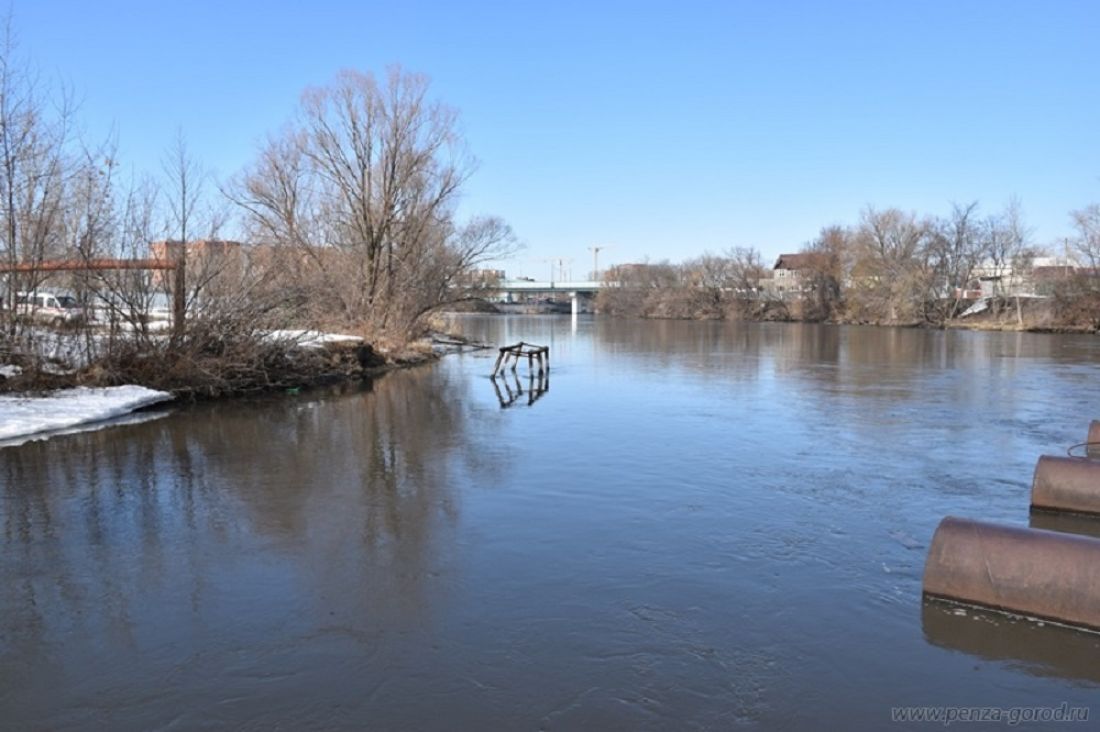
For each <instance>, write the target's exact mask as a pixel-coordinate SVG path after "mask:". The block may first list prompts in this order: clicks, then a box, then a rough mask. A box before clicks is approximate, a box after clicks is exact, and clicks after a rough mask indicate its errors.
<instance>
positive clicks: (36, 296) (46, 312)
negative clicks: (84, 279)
mask: <svg viewBox="0 0 1100 732" xmlns="http://www.w3.org/2000/svg"><path fill="white" fill-rule="evenodd" d="M15 312H16V313H18V314H19V315H24V316H27V317H29V318H31V319H32V320H37V321H40V322H44V323H50V324H52V325H70V324H73V323H80V322H83V321H84V320H86V319H87V313H86V312H85V310H84V308H82V307H81V306H80V303H78V302H77V301H76V298H75V297H73V296H72V295H55V294H54V293H52V292H29V293H28V292H20V293H18V294H17V295H16V296H15Z"/></svg>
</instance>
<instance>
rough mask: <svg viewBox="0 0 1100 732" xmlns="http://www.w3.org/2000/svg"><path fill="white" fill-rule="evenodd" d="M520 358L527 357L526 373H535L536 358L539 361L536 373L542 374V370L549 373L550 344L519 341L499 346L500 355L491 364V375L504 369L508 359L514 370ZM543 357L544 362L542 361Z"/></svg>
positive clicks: (506, 366)
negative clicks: (512, 344)
mask: <svg viewBox="0 0 1100 732" xmlns="http://www.w3.org/2000/svg"><path fill="white" fill-rule="evenodd" d="M521 358H526V359H527V372H528V373H530V374H533V373H535V361H536V360H537V361H538V362H539V371H538V373H540V374H542V373H543V371H544V370H545V372H546V373H547V374H549V373H550V346H536V345H535V344H533V343H524V342H523V341H520V342H519V343H517V344H515V345H514V346H502V347H501V349H500V355H499V356H497V362H496V363H495V364H493V373H492V376H496V375H497V374H499V373H500V372H502V371H504V369H506V368H508V362H509V361H511V362H512V371H513V372H514V371H515V370H516V366H518V365H519V360H520V359H521ZM544 359H545V363H544V361H543V360H544Z"/></svg>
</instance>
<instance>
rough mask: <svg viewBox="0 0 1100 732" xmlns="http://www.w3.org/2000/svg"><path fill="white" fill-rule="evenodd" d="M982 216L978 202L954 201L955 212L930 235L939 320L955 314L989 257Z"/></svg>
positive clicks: (933, 300) (932, 296)
mask: <svg viewBox="0 0 1100 732" xmlns="http://www.w3.org/2000/svg"><path fill="white" fill-rule="evenodd" d="M986 233H987V232H986V231H984V230H983V227H982V225H981V222H980V221H979V219H978V202H977V201H972V202H970V203H967V204H959V203H953V204H951V213H950V214H949V215H948V216H947V217H945V218H943V219H939V220H937V221H936V222H935V225H934V228H933V230H932V232H931V235H930V238H929V259H930V262H929V265H930V267H931V270H932V277H933V279H932V291H931V292H930V293H929V300H930V302H931V303H932V304H933V306H934V307H933V309H934V311H935V312H936V313H937V314H938V316H939V319H941V320H946V319H950V318H953V317H955V316H956V315H957V314H958V312H959V309H960V305H961V303H962V302H963V300H964V298H965V297H966V295H967V292H968V291H969V290H970V289H971V283H972V281H973V279H974V271H975V270H976V269H977V268H978V266H979V265H980V264H981V263H982V261H983V260H984V259H986V257H987V256H988V247H989V240H988V238H987V237H986V236H985V235H984V234H986Z"/></svg>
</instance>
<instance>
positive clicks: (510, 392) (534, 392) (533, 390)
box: [490, 371, 550, 409]
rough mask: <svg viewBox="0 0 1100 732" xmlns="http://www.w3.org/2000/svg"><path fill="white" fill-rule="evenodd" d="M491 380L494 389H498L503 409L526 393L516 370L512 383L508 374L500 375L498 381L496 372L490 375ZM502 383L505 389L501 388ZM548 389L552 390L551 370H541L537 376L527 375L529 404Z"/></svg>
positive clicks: (539, 397)
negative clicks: (498, 380)
mask: <svg viewBox="0 0 1100 732" xmlns="http://www.w3.org/2000/svg"><path fill="white" fill-rule="evenodd" d="M490 381H492V382H493V389H495V390H496V393H497V399H498V400H499V401H500V408H501V409H507V408H508V407H510V406H512V405H513V404H515V403H516V402H517V401H519V398H520V397H521V396H523V394H524V390H523V384H522V383H521V382H520V379H519V375H518V374H516V373H515V372H514V371H513V372H512V382H511V383H509V381H508V375H507V374H501V375H500V382H499V383H498V382H497V375H496V374H494V375H493V376H491V377H490ZM501 385H503V386H504V389H503V390H501ZM548 391H550V372H549V371H539V374H538V376H537V377H536V376H535V375H534V374H533V373H532V374H529V375H528V376H527V392H526V393H527V406H531V405H532V404H534V403H535V402H537V401H538V400H539V399H541V398H542V396H543V395H544V394H545V393H546V392H548Z"/></svg>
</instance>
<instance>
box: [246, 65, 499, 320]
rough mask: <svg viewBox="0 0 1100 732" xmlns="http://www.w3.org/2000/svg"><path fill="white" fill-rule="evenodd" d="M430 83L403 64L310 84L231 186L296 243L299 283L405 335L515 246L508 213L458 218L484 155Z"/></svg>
mask: <svg viewBox="0 0 1100 732" xmlns="http://www.w3.org/2000/svg"><path fill="white" fill-rule="evenodd" d="M428 89H429V85H428V80H427V78H426V77H424V76H421V75H417V74H410V73H407V72H404V71H402V70H401V69H400V68H396V67H395V68H392V69H390V70H389V72H388V74H387V76H386V78H385V80H384V82H382V83H379V82H378V81H377V80H376V79H375V78H374V76H372V75H370V74H362V73H358V72H354V71H345V72H343V73H341V74H340V75H339V76H338V77H337V79H336V81H335V82H334V83H333V84H332V85H330V86H328V87H322V88H315V89H309V90H307V91H306V93H305V94H304V95H303V97H302V103H301V108H300V111H299V114H298V116H297V118H296V119H295V120H294V122H293V123H292V124H291V126H290V127H289V129H288V130H287V131H286V132H284V133H283V134H282V135H281V136H278V137H275V138H273V139H271V140H270V141H269V142H268V144H267V145H266V146H265V148H264V149H263V150H262V151H261V153H260V157H259V160H258V161H257V162H256V163H255V164H254V165H253V166H252V167H251V168H250V169H249V170H248V171H246V173H245V174H244V176H243V178H242V180H241V181H239V182H238V185H236V186H235V188H234V192H233V198H234V200H236V201H237V203H239V204H240V205H241V206H242V207H243V208H244V210H245V211H246V212H247V218H248V224H249V226H250V229H251V231H252V232H253V233H254V235H255V236H256V237H257V238H258V239H259V240H261V241H264V242H267V243H269V244H271V245H274V246H275V247H277V248H280V249H282V250H292V251H293V252H295V253H296V254H294V255H292V256H293V259H294V262H295V263H296V264H297V265H298V269H299V271H298V273H297V274H296V275H294V276H293V277H292V278H291V279H292V280H293V281H294V283H295V285H296V286H299V287H306V288H308V290H309V292H310V296H311V297H321V298H322V299H323V300H324V301H326V302H327V303H329V305H330V306H331V307H332V309H335V310H336V313H334V314H335V315H336V316H337V317H339V318H340V319H342V320H343V321H344V322H345V323H348V324H352V325H359V326H361V327H365V328H366V329H368V330H371V331H374V332H375V333H390V334H393V335H396V336H397V337H401V336H404V335H406V334H407V333H408V331H410V330H411V329H413V328H414V327H415V325H416V323H417V322H418V321H419V319H420V318H421V317H422V316H423V315H424V314H426V313H428V312H430V311H431V310H432V309H434V308H436V307H438V306H439V305H441V304H444V303H446V302H447V301H448V300H450V299H461V298H462V297H464V294H463V293H462V292H461V291H460V289H458V288H455V287H454V284H455V283H456V282H457V281H458V279H459V278H458V275H459V273H460V272H462V271H467V270H469V269H471V268H473V267H475V266H477V265H478V264H480V263H482V262H485V261H487V260H491V259H495V258H499V257H501V256H505V255H507V254H508V253H510V251H511V250H512V249H513V248H514V246H515V239H514V237H513V236H512V234H511V231H510V230H509V229H508V228H507V227H506V226H505V225H504V224H503V223H502V222H500V221H499V220H496V219H481V220H475V221H473V222H470V223H469V224H459V223H457V222H456V221H455V211H454V209H455V205H456V203H457V200H458V193H459V190H460V188H461V186H462V184H463V183H464V182H465V181H466V180H467V178H468V177H469V175H470V174H471V173H472V171H473V169H474V163H473V160H472V159H471V158H470V157H469V156H468V155H467V154H466V152H465V150H464V147H463V144H462V140H461V138H460V137H459V135H458V133H457V129H456V128H457V115H456V113H455V112H454V110H452V109H450V108H449V107H446V106H444V105H443V104H440V103H438V102H434V101H432V100H430V99H429V97H428ZM332 315H333V314H332V313H330V314H329V317H332Z"/></svg>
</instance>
